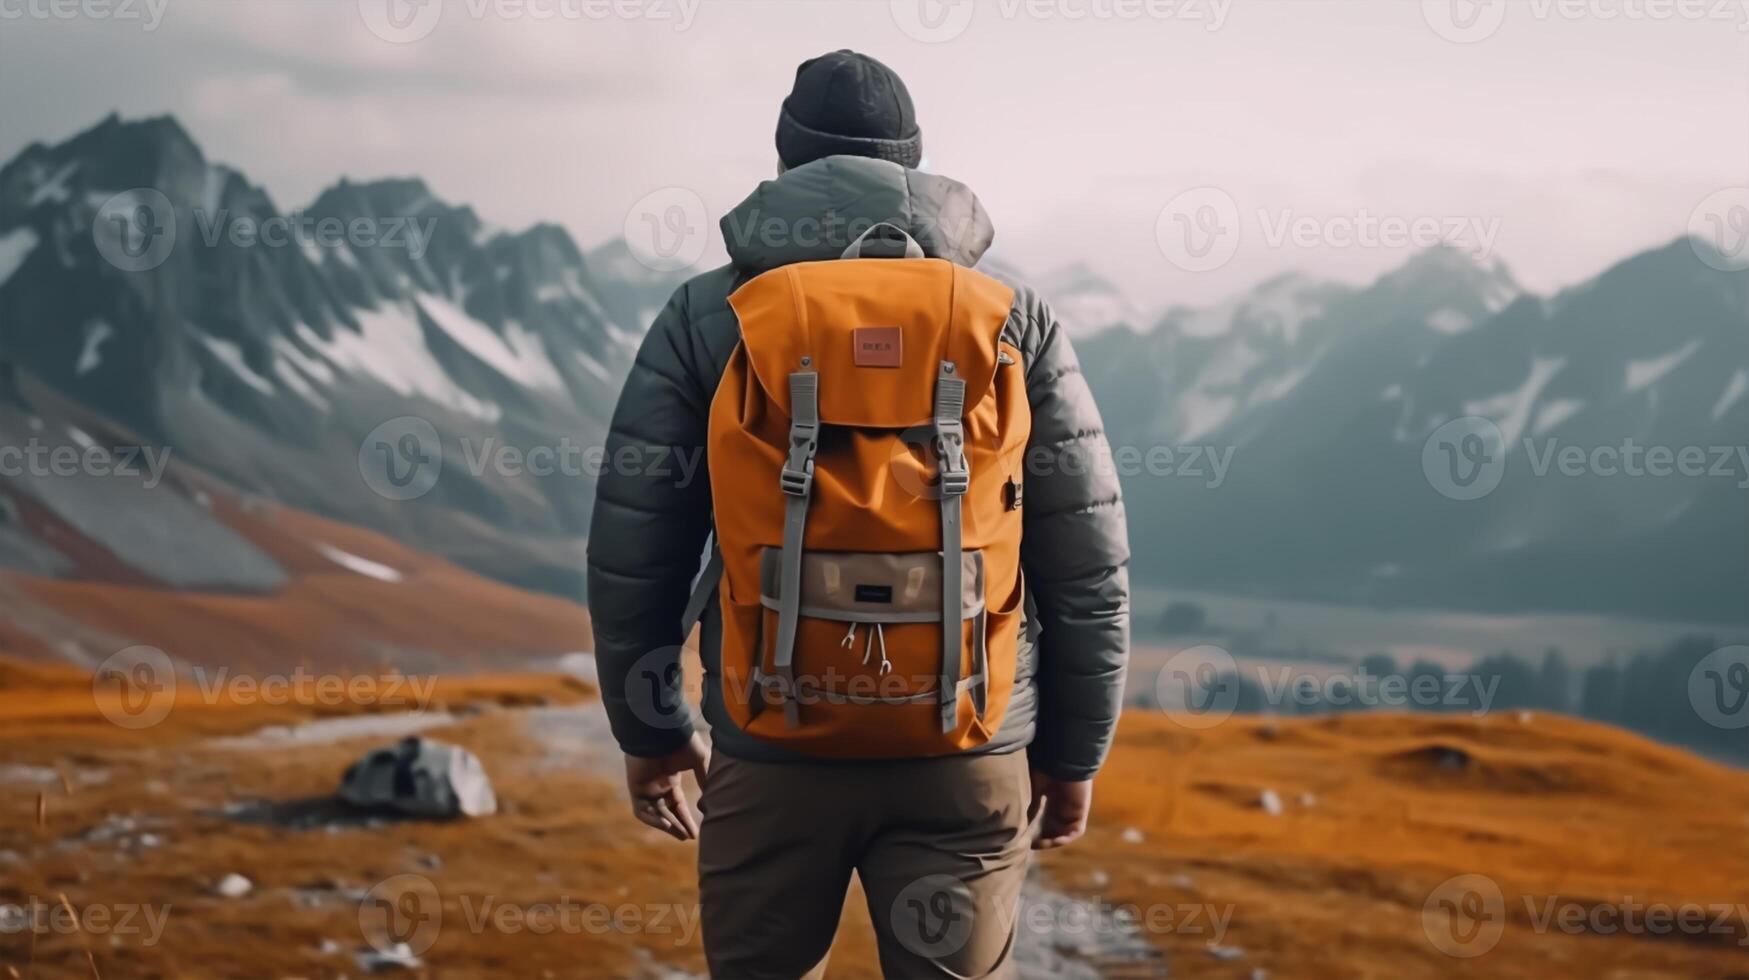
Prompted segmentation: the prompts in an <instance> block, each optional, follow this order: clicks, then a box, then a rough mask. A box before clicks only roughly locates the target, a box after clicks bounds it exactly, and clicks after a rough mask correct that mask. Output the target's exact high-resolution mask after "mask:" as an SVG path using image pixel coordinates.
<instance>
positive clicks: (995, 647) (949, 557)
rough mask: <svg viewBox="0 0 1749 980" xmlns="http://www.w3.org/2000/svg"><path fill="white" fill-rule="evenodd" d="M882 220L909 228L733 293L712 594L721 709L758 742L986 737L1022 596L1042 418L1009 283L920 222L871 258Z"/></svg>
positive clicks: (931, 751) (822, 747)
mask: <svg viewBox="0 0 1749 980" xmlns="http://www.w3.org/2000/svg"><path fill="white" fill-rule="evenodd" d="M877 230H879V231H883V232H886V233H887V234H888V235H889V236H890V235H891V233H892V232H897V231H898V229H896V228H893V227H892V226H890V225H885V224H883V225H876V226H875V228H874V229H870V231H869V232H865V233H864V234H863V235H862V236H861V237H859V238H858V239H857V241H856V242H854V243H852V245H851V246H850V248H849V249H847V250H846V251H845V257H844V258H842V259H838V260H831V261H820V262H802V263H797V264H793V265H787V266H783V267H780V268H777V269H774V270H772V271H770V272H767V273H764V274H763V275H760V276H759V277H757V278H755V279H753V280H751V281H749V282H748V283H746V284H745V285H743V286H742V287H740V288H739V289H738V290H736V291H735V293H734V295H732V296H731V297H729V302H730V305H731V306H732V307H733V308H734V310H735V314H736V316H737V317H738V318H739V320H740V326H741V342H740V344H739V346H738V347H737V348H736V349H735V351H734V353H733V354H732V355H731V357H730V359H729V363H728V367H727V369H726V370H725V372H724V374H723V378H722V382H721V384H720V386H719V387H718V388H717V391H716V396H715V398H714V399H713V400H712V402H711V408H710V425H709V437H708V446H707V453H706V458H707V459H708V461H709V473H710V481H711V498H712V501H713V506H714V509H715V515H714V520H715V525H716V545H717V554H716V555H713V558H712V564H711V566H710V567H708V568H707V569H706V571H705V573H704V574H703V575H701V576H700V582H699V586H700V588H699V591H700V592H701V593H708V592H709V591H710V589H711V587H712V586H715V585H719V583H720V588H719V590H718V591H719V595H720V598H719V602H720V605H721V611H722V618H723V629H722V652H721V661H722V663H721V671H720V675H719V676H720V679H721V683H722V684H723V692H722V693H723V700H724V703H725V705H726V706H727V708H728V712H729V715H730V717H731V718H732V719H733V720H734V721H735V723H736V724H737V725H739V726H740V727H741V728H742V729H744V730H746V731H747V732H749V733H750V734H752V735H755V736H757V737H760V738H763V739H766V740H768V741H770V742H772V743H775V744H780V745H782V746H785V747H787V748H791V749H794V750H797V751H800V752H803V753H806V754H810V755H817V756H829V757H843V758H849V757H862V758H904V757H914V756H929V755H941V754H946V753H950V752H954V751H958V750H960V749H966V748H970V747H972V746H976V745H979V744H982V743H984V742H986V741H988V740H989V739H990V738H991V736H992V735H993V734H994V733H995V732H996V730H997V729H998V728H999V727H1000V725H1001V723H1002V715H1003V712H1004V710H1005V709H1006V708H1007V705H1008V699H1009V694H1010V692H1011V690H1012V688H1013V686H1014V677H1015V669H1016V663H1015V660H1016V656H1017V649H1018V643H1017V637H1018V632H1019V629H1020V625H1021V618H1022V604H1023V601H1024V591H1023V584H1022V581H1021V574H1020V535H1021V512H1020V506H1021V501H1022V481H1021V476H1022V472H1021V465H1022V462H1023V456H1024V454H1025V451H1026V444H1027V437H1028V435H1029V434H1030V431H1031V426H1032V417H1031V412H1030V409H1029V406H1028V403H1027V396H1026V385H1025V378H1024V374H1023V372H1024V370H1025V369H1024V366H1023V365H1022V364H1021V359H1020V352H1019V351H1018V350H1016V349H1015V348H1014V347H1012V346H1010V345H1009V344H1007V343H1003V342H1001V341H1000V339H999V337H1000V334H1001V331H1002V326H1003V324H1004V322H1005V321H1006V320H1007V318H1008V313H1009V307H1010V305H1011V304H1012V302H1013V292H1012V291H1011V290H1010V289H1009V288H1008V287H1007V286H1004V285H1002V284H1001V283H999V282H997V281H996V280H994V279H991V278H989V277H988V276H985V275H982V274H981V273H978V272H974V271H972V270H970V269H966V268H962V267H959V266H956V265H954V264H952V263H950V262H947V261H944V260H941V259H929V258H924V257H923V252H922V249H921V248H919V247H918V246H917V244H916V242H914V241H912V240H911V239H910V238H909V237H906V236H904V235H903V233H900V234H899V235H898V236H896V237H897V238H899V239H902V244H903V246H904V257H903V258H898V257H893V258H864V257H862V256H863V246H864V244H865V243H868V245H869V246H870V249H871V251H872V249H873V246H874V245H875V244H876V242H877V241H878V240H871V239H870V234H871V233H873V232H876V231H877ZM888 244H891V242H888ZM719 561H720V574H721V578H720V580H719V579H718V577H717V574H718V571H717V570H718V564H717V563H718V562H719ZM702 606H703V597H702V596H698V595H695V601H694V604H693V608H691V609H689V613H693V612H696V610H697V609H701V608H702ZM689 619H690V616H689Z"/></svg>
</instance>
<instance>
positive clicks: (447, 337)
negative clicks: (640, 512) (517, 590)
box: [0, 116, 673, 595]
mask: <svg viewBox="0 0 1749 980" xmlns="http://www.w3.org/2000/svg"><path fill="white" fill-rule="evenodd" d="M602 264H603V265H606V266H608V267H609V268H610V269H612V267H613V266H614V265H615V262H614V258H613V255H612V253H611V250H608V251H607V252H606V253H604V255H603V260H602ZM623 271H624V270H615V271H614V272H612V273H610V275H612V276H614V277H615V278H612V279H610V280H609V281H608V282H603V280H602V278H601V276H600V273H599V272H598V270H597V269H596V267H595V264H594V263H593V262H591V261H589V260H587V259H586V258H585V256H584V255H583V253H582V252H581V251H580V250H579V249H578V248H577V246H576V245H575V243H574V242H573V241H572V240H571V238H570V237H569V235H567V234H566V233H565V232H564V231H562V230H560V229H559V228H557V227H554V226H550V225H540V226H536V227H533V228H529V229H527V230H524V231H518V232H510V231H502V230H495V229H493V228H491V227H489V226H488V225H486V224H485V223H484V222H482V221H481V220H480V219H479V218H478V217H477V216H476V215H475V214H474V213H473V212H472V211H471V210H470V209H468V208H466V207H458V206H454V205H451V204H448V203H445V202H444V201H442V200H441V199H439V198H438V197H436V196H435V195H434V194H433V193H432V192H431V190H430V189H429V188H427V187H426V186H425V184H424V183H423V182H421V181H419V180H416V179H405V180H383V181H375V182H370V183H354V182H351V181H347V180H342V181H341V182H340V183H338V184H337V185H335V186H333V187H332V188H330V189H328V190H327V191H325V192H323V193H322V194H321V195H320V196H319V197H318V198H317V199H316V200H315V201H314V202H312V203H311V204H309V205H308V206H307V207H304V208H301V209H298V210H294V211H290V212H286V211H282V210H281V209H280V207H279V206H278V205H277V204H276V203H275V202H274V201H273V200H272V199H271V198H270V196H269V195H268V194H267V193H266V192H265V191H264V190H262V189H261V188H259V187H256V186H254V185H252V184H251V183H250V182H249V181H248V179H247V178H246V177H245V176H244V175H242V174H240V173H238V172H236V171H235V170H232V169H230V168H228V167H226V166H223V165H221V164H217V163H214V162H212V161H209V160H207V159H206V157H205V156H204V154H203V153H202V152H201V150H200V148H199V147H198V146H197V145H196V144H195V142H194V141H193V140H192V139H191V138H190V137H189V136H188V134H187V133H186V132H184V131H183V129H182V128H181V127H180V126H179V125H178V124H177V123H176V122H175V121H174V120H172V119H169V118H157V119H148V120H143V121H137V122H124V121H122V120H120V119H118V118H116V117H113V116H112V117H110V118H109V119H106V120H104V121H103V122H102V123H100V124H99V125H97V126H96V127H94V128H92V129H90V130H87V131H86V132H83V133H80V134H79V135H77V136H75V137H73V138H72V139H69V140H67V141H66V142H64V143H62V144H60V145H56V146H47V145H42V144H34V145H32V146H30V147H28V148H27V149H25V150H24V151H23V152H22V153H21V154H20V155H19V156H18V157H17V158H16V159H14V160H13V161H12V162H11V163H9V164H7V165H6V166H5V168H4V169H0V372H4V375H5V376H7V377H11V378H12V379H13V382H14V383H13V384H12V385H11V387H12V389H13V390H14V391H15V392H17V391H20V390H22V389H23V388H24V387H25V386H23V385H21V384H19V383H17V382H18V379H20V378H26V377H27V378H29V379H33V380H34V381H37V382H41V383H42V384H43V385H44V386H46V388H47V389H49V390H52V391H53V392H55V393H57V394H58V395H60V396H64V397H65V398H66V399H67V400H68V401H69V402H70V403H72V404H75V405H78V406H80V407H81V408H83V409H88V410H90V411H92V412H95V413H97V414H98V415H100V416H101V417H102V418H104V419H107V420H110V421H111V422H113V423H114V424H115V425H116V426H118V427H120V428H122V429H125V430H126V431H127V432H129V433H132V434H134V435H135V436H136V437H137V438H138V439H139V440H140V441H141V442H142V443H145V444H149V445H154V446H163V447H168V448H169V449H170V450H171V451H172V452H173V453H174V454H175V456H176V458H177V460H178V461H179V462H183V463H188V464H192V465H195V466H197V467H199V468H201V469H203V470H205V471H207V472H209V473H212V474H214V475H216V476H218V477H219V478H221V479H223V480H225V481H227V482H229V483H230V484H232V485H234V486H237V487H238V488H240V489H243V490H245V491H249V492H253V493H257V494H262V495H266V496H270V497H273V498H276V499H279V500H282V501H284V502H286V503H290V504H294V505H296V506H299V507H303V508H306V509H310V510H314V511H316V512H318V513H322V514H326V515H330V516H336V517H340V518H342V519H344V520H347V521H350V522H353V523H357V524H363V525H366V526H370V527H374V528H377V529H380V530H384V531H387V532H389V533H390V534H391V535H393V536H394V537H396V538H397V539H399V540H401V541H403V542H405V543H408V544H410V545H413V546H414V547H418V548H422V549H424V550H428V551H431V552H434V553H437V554H439V555H443V556H446V557H450V558H452V559H454V560H456V561H459V562H461V563H462V564H464V565H468V566H471V567H473V568H475V569H478V570H481V571H485V572H487V573H490V574H493V575H496V576H498V577H500V578H504V579H506V580H509V581H513V582H518V583H522V584H528V585H533V586H538V587H541V588H545V589H548V590H551V591H557V592H560V593H564V594H572V595H575V594H577V592H578V591H579V588H580V575H581V572H580V570H581V567H582V539H583V534H584V531H585V528H586V526H587V520H588V515H589V512H590V507H591V499H592V498H591V490H592V485H593V479H592V478H591V477H590V474H589V472H588V470H587V457H586V456H585V454H584V450H585V449H586V448H588V447H591V446H595V447H599V445H600V443H601V440H602V437H603V433H604V429H605V424H606V420H607V416H608V413H609V412H610V411H611V408H612V405H613V401H614V398H615V397H616V395H617V392H618V388H619V383H620V379H621V378H622V377H623V374H624V369H625V366H626V364H627V363H628V361H629V358H630V356H631V354H632V351H633V349H634V347H635V344H636V340H637V337H638V336H639V334H640V332H641V330H642V329H643V327H644V326H645V325H646V323H647V320H646V319H645V317H646V315H647V313H648V312H649V309H650V307H651V306H652V305H655V304H657V303H659V302H660V300H652V299H651V296H653V295H655V294H657V293H660V294H662V295H665V294H666V290H667V289H671V288H672V285H673V282H672V280H669V281H667V282H666V283H664V282H661V281H658V280H659V279H660V278H661V277H658V276H654V275H652V274H648V273H645V274H644V275H642V276H640V277H638V278H637V279H635V280H626V279H623V278H619V277H618V276H619V274H620V273H623ZM0 383H4V378H3V377H0ZM14 397H15V398H16V397H18V396H17V395H16V394H15V396H14ZM51 421H52V420H51ZM373 433H374V434H373ZM409 437H411V438H412V440H413V441H411V442H409V441H407V439H408V438H409ZM530 451H533V453H532V454H530ZM543 461H544V464H543ZM434 465H435V466H440V467H441V479H436V480H435V482H434V483H432V484H430V485H429V489H428V490H427V489H425V488H424V487H423V486H419V485H414V486H412V487H410V488H409V487H406V486H382V485H380V483H381V481H380V480H378V481H376V482H377V483H378V484H379V485H378V486H376V488H375V489H373V485H372V480H371V479H370V478H369V475H370V473H371V471H372V470H373V468H374V469H376V470H379V471H382V472H394V470H395V469H396V468H403V469H405V468H407V467H416V466H417V467H426V468H427V470H429V469H430V468H432V467H434ZM406 471H407V472H412V470H406ZM433 476H434V477H435V473H434V474H433ZM421 491H422V492H421ZM7 561H8V557H7V555H6V554H5V549H3V548H0V566H4V565H5V564H6V563H7Z"/></svg>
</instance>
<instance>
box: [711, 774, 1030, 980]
mask: <svg viewBox="0 0 1749 980" xmlns="http://www.w3.org/2000/svg"><path fill="white" fill-rule="evenodd" d="M1030 799H1031V790H1030V782H1029V775H1028V771H1027V762H1026V753H1025V752H1008V753H1003V754H1001V755H974V756H954V757H947V758H939V759H916V760H907V761H900V762H856V763H841V764H831V763H797V764H771V763H759V762H746V761H742V760H739V759H731V758H729V757H728V756H725V755H723V754H722V753H720V752H719V753H717V754H715V755H714V756H712V758H711V767H710V774H709V780H708V784H707V785H706V787H705V791H704V797H703V800H702V802H701V803H700V806H701V808H702V809H703V811H704V825H703V827H702V829H701V830H700V835H699V851H698V865H699V895H700V900H701V902H702V904H703V906H704V908H703V924H704V945H705V957H706V959H707V960H709V962H710V970H711V976H712V977H713V978H716V980H752V978H763V977H782V978H785V980H795V978H797V977H803V976H814V975H818V974H816V973H815V971H819V973H821V974H823V973H824V967H825V958H826V952H827V950H828V948H829V947H830V946H831V943H832V937H833V934H834V933H836V932H837V929H838V916H839V913H840V912H841V911H842V910H843V908H844V898H845V892H846V889H847V888H848V887H849V885H850V873H851V872H852V871H854V872H856V874H857V877H858V878H860V879H861V880H862V887H863V891H864V892H865V893H866V895H867V897H868V911H869V918H871V919H872V920H873V921H874V927H875V935H876V940H877V942H878V945H879V948H880V959H881V973H882V975H883V976H888V977H905V978H912V977H917V978H923V977H1004V976H1010V975H1012V967H1011V965H1010V964H1009V953H1010V951H1011V948H1012V946H1013V944H1014V925H1015V914H1016V909H1017V906H1018V904H1019V900H1020V885H1021V880H1022V879H1023V878H1024V877H1025V875H1026V864H1027V858H1028V854H1029V847H1030V843H1031V841H1030V837H1029V834H1028V826H1027V819H1026V808H1027V803H1028V802H1029V800H1030Z"/></svg>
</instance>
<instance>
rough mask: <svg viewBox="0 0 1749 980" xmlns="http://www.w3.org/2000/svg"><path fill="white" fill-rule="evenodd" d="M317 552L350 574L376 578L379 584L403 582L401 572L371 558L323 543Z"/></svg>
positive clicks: (318, 546) (318, 543)
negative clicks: (361, 556) (355, 573)
mask: <svg viewBox="0 0 1749 980" xmlns="http://www.w3.org/2000/svg"><path fill="white" fill-rule="evenodd" d="M316 550H317V551H320V552H321V553H322V557H324V558H326V559H328V560H329V561H331V562H333V563H334V564H336V565H339V566H340V567H341V568H344V569H346V570H347V571H349V572H357V573H358V574H360V575H363V576H365V577H367V578H374V579H376V580H377V581H379V582H399V581H401V578H402V576H401V573H400V571H399V570H397V569H393V568H390V567H389V566H387V565H384V564H382V563H381V562H374V561H371V560H370V559H369V558H360V557H359V556H357V555H355V554H353V553H352V552H350V551H341V550H340V549H339V548H336V547H334V546H333V545H330V544H323V543H321V542H317V543H316Z"/></svg>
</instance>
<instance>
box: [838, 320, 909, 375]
mask: <svg viewBox="0 0 1749 980" xmlns="http://www.w3.org/2000/svg"><path fill="white" fill-rule="evenodd" d="M904 336H905V335H904V334H903V333H902V332H900V330H899V328H898V327H857V328H856V329H855V330H852V331H851V332H850V342H851V344H852V346H853V348H854V349H855V354H854V355H853V359H854V360H855V361H856V366H857V367H883V368H896V367H898V366H899V363H900V361H901V360H903V358H904Z"/></svg>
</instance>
